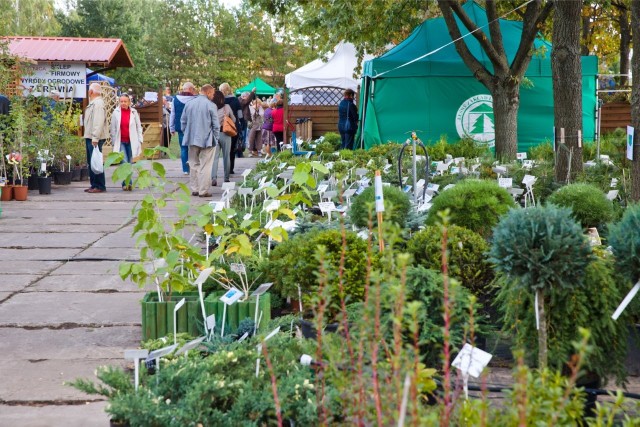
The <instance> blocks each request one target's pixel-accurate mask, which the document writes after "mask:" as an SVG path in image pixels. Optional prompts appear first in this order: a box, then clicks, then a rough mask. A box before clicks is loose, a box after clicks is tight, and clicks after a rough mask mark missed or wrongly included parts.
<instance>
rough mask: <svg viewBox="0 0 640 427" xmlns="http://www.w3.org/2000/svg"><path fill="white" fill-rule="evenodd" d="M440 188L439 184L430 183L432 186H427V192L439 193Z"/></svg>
mask: <svg viewBox="0 0 640 427" xmlns="http://www.w3.org/2000/svg"><path fill="white" fill-rule="evenodd" d="M439 188H440V185H439V184H433V183H430V184H428V185H427V190H431V191H434V192H435V191H438V189H439Z"/></svg>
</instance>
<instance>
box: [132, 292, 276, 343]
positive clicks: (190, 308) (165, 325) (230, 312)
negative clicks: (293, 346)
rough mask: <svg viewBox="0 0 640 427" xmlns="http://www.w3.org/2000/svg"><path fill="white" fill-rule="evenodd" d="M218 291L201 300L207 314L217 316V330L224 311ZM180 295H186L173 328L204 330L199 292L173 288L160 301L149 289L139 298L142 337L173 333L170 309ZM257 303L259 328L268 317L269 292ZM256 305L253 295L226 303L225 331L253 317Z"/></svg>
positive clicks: (187, 330)
mask: <svg viewBox="0 0 640 427" xmlns="http://www.w3.org/2000/svg"><path fill="white" fill-rule="evenodd" d="M221 295H222V293H221V292H213V293H211V294H209V295H207V296H206V297H205V301H204V305H205V311H206V313H207V316H211V315H212V314H214V315H215V316H216V330H217V331H220V329H221V326H222V317H223V313H224V303H223V302H222V301H220V300H219V298H220V296H221ZM182 298H184V299H185V304H184V306H183V307H182V308H180V309H179V310H178V312H177V315H176V331H177V332H187V333H189V334H190V335H192V336H199V335H202V334H203V329H204V326H203V325H204V320H203V316H202V307H201V305H200V300H199V298H198V292H174V293H172V295H171V300H170V301H162V302H160V301H158V294H157V293H156V292H149V293H147V294H146V295H145V296H144V298H143V299H142V301H141V306H142V340H143V341H147V340H150V339H157V338H161V337H164V336H166V335H168V334H170V333H173V311H174V309H175V306H176V304H177V303H178V302H179V301H180V300H181V299H182ZM259 304H260V306H259V309H258V313H260V312H262V318H261V319H260V329H261V330H262V329H264V328H265V326H266V324H267V323H268V322H269V321H270V320H271V298H270V296H269V294H264V295H262V296H261V297H260V302H259ZM255 308H256V300H255V298H251V299H249V300H247V301H242V302H237V303H235V304H233V305H231V306H227V313H226V316H225V331H226V332H232V331H234V330H235V329H237V327H238V325H239V324H240V322H241V321H242V320H243V319H246V318H250V319H253V318H254V315H255ZM259 315H260V314H259Z"/></svg>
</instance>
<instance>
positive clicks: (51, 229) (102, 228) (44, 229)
mask: <svg viewBox="0 0 640 427" xmlns="http://www.w3.org/2000/svg"><path fill="white" fill-rule="evenodd" d="M94 222H95V221H94ZM114 228H117V227H114V225H112V224H76V225H73V226H72V227H70V224H68V223H67V224H65V223H63V222H62V221H61V222H60V223H58V224H42V223H39V224H38V229H37V230H34V227H33V225H32V224H24V222H23V223H22V224H14V225H12V226H11V231H12V232H14V233H33V232H35V231H37V232H40V233H107V232H110V231H113V230H114Z"/></svg>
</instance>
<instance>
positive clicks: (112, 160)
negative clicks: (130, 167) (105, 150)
mask: <svg viewBox="0 0 640 427" xmlns="http://www.w3.org/2000/svg"><path fill="white" fill-rule="evenodd" d="M123 160H124V153H115V152H111V153H109V155H108V156H107V158H106V159H105V161H104V167H105V168H108V167H109V166H111V165H113V164H118V163H120V162H122V161H123ZM126 164H129V163H126ZM114 173H115V172H114Z"/></svg>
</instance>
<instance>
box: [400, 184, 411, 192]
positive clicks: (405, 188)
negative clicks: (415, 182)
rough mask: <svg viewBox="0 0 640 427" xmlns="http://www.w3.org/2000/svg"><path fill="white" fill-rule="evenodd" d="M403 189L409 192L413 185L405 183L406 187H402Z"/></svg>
mask: <svg viewBox="0 0 640 427" xmlns="http://www.w3.org/2000/svg"><path fill="white" fill-rule="evenodd" d="M402 191H403V192H405V193H408V192H409V191H411V186H410V185H405V186H404V187H402Z"/></svg>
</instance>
